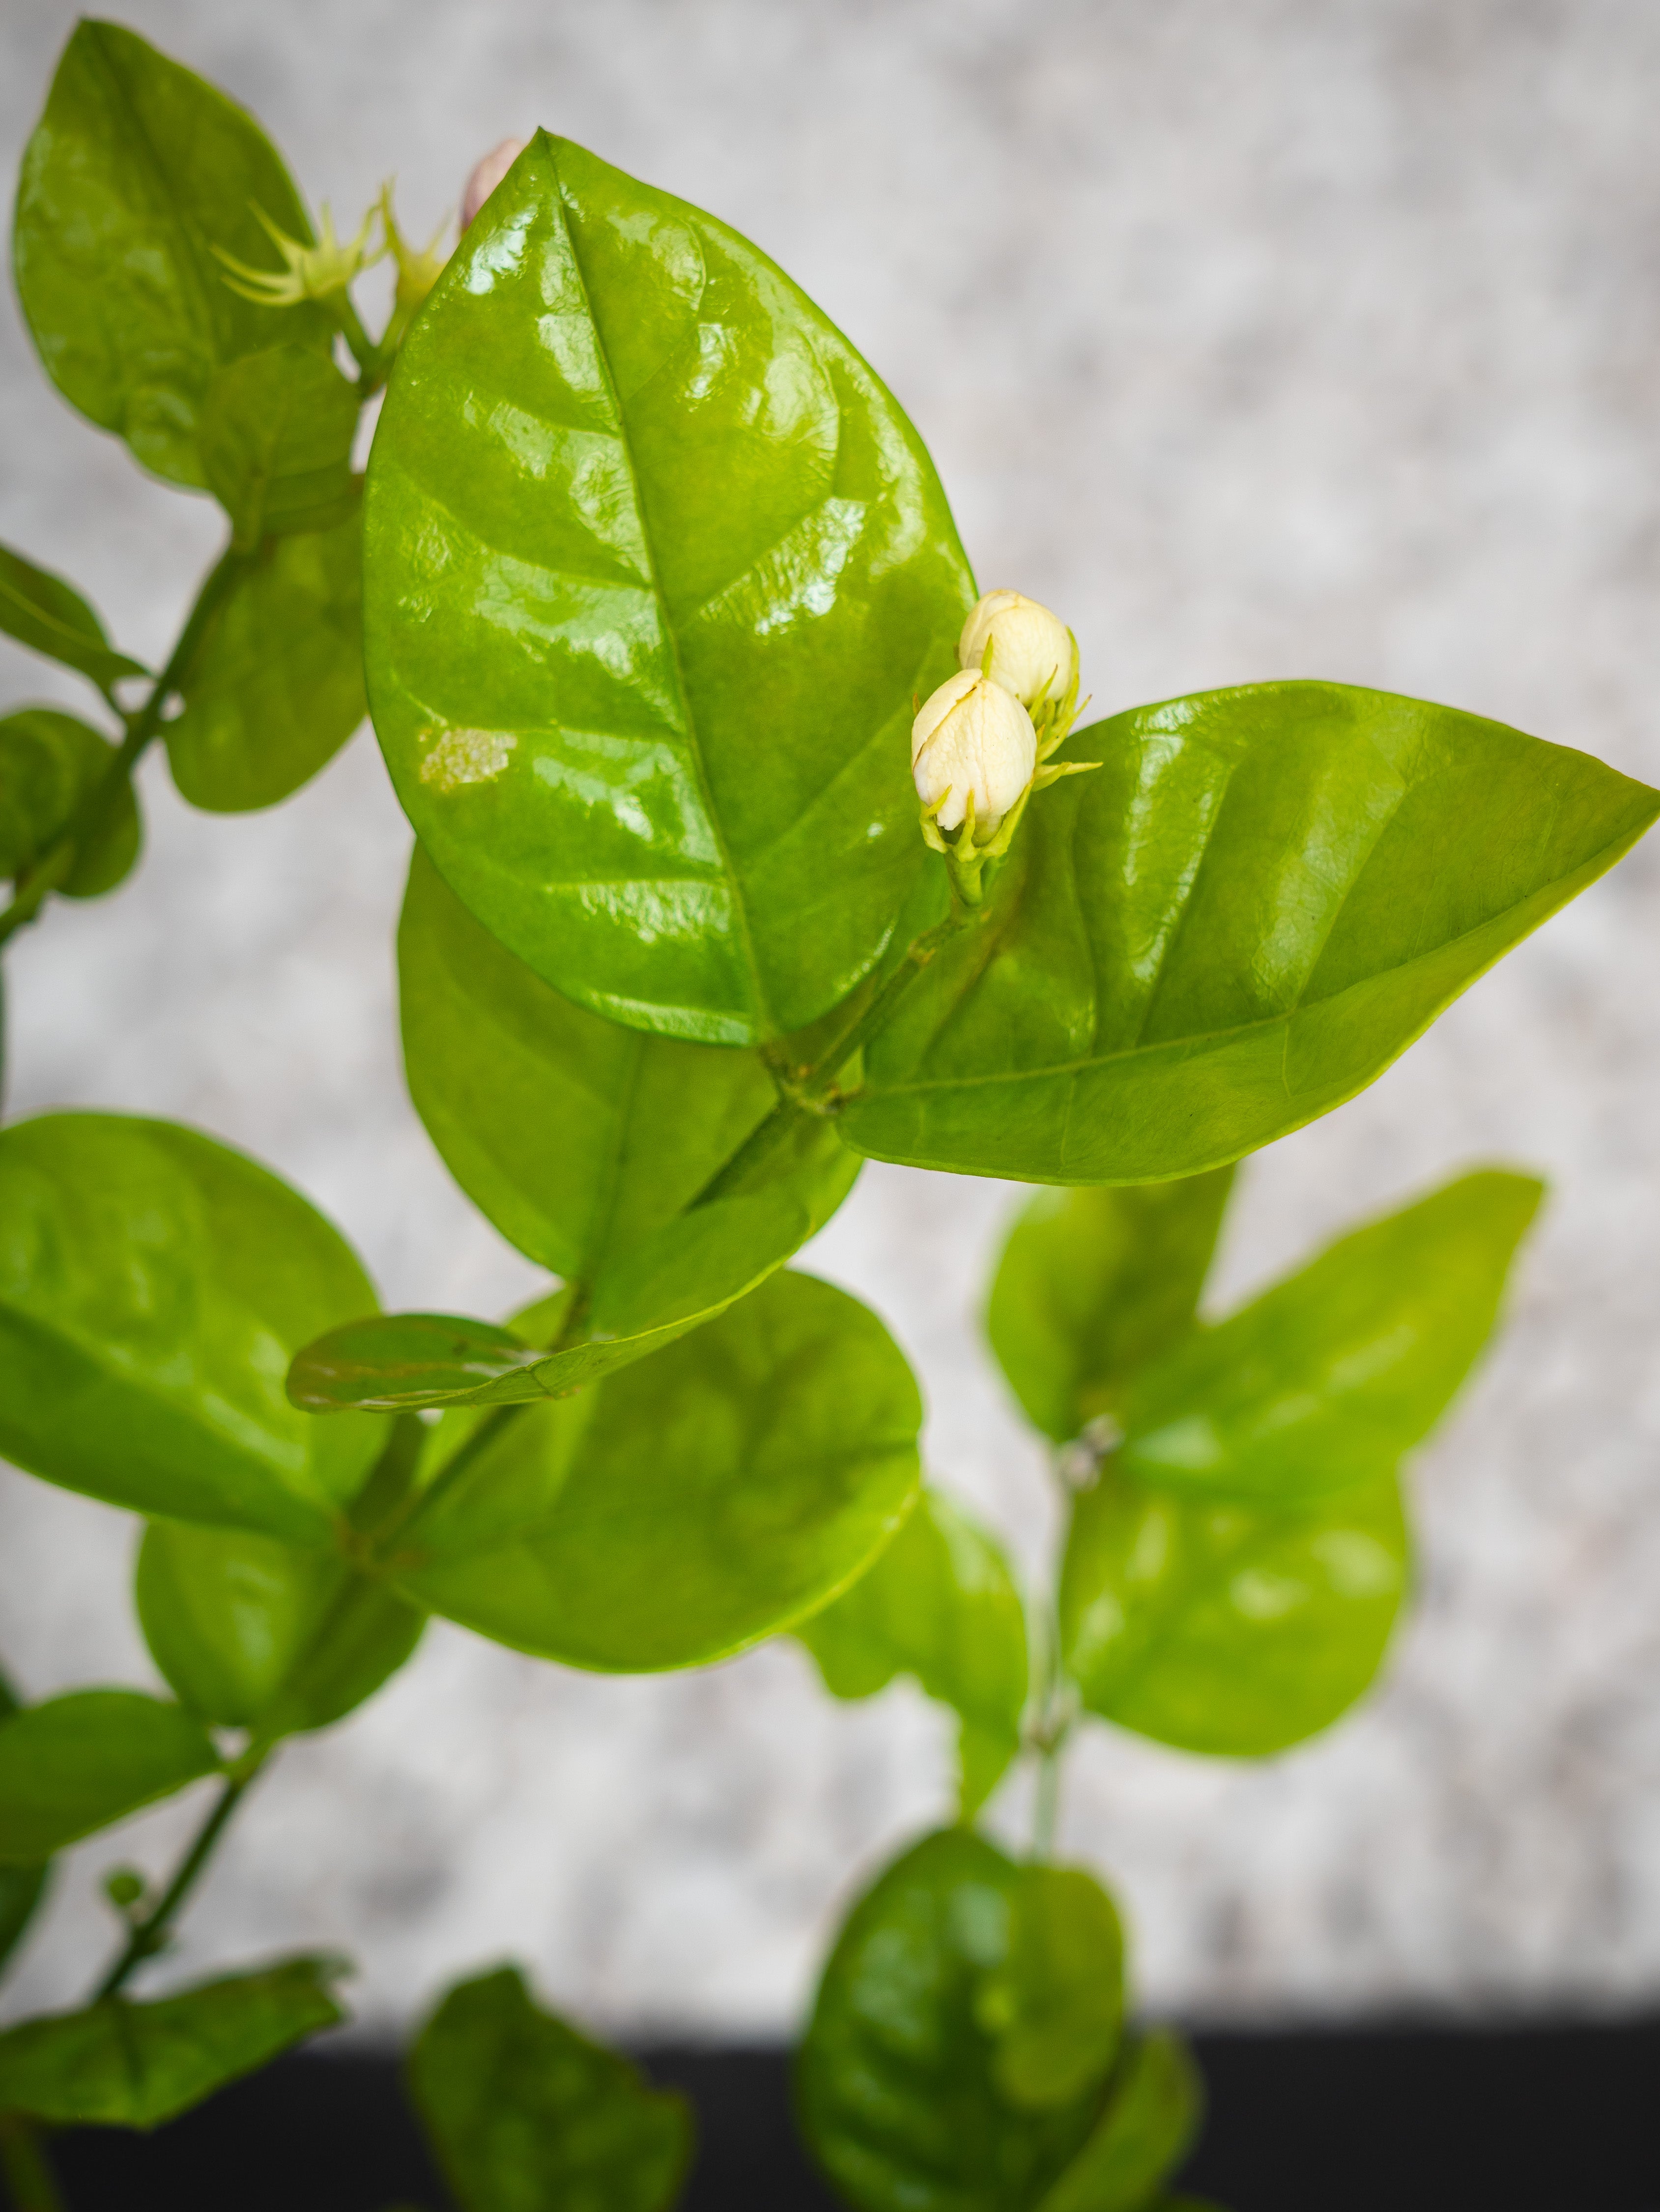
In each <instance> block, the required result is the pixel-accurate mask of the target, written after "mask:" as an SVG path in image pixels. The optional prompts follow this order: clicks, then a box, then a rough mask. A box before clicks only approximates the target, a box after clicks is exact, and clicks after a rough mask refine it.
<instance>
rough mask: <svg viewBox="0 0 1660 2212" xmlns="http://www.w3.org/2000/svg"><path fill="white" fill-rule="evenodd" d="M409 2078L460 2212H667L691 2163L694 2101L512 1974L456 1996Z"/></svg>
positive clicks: (416, 2051) (438, 2016)
mask: <svg viewBox="0 0 1660 2212" xmlns="http://www.w3.org/2000/svg"><path fill="white" fill-rule="evenodd" d="M409 2090H410V2094H411V2097H412V2099H413V2100H414V2103H415V2110H416V2111H417V2112H419V2113H420V2115H421V2119H422V2121H423V2122H424V2124H425V2125H426V2130H427V2136H428V2137H429V2138H430V2140H431V2142H432V2145H433V2149H434V2150H435V2151H436V2152H437V2154H438V2159H439V2165H440V2166H442V2167H443V2169H444V2174H445V2179H446V2180H447V2181H448V2182H449V2185H450V2186H451V2190H453V2191H454V2192H455V2198H456V2202H457V2204H458V2205H459V2206H460V2207H461V2208H462V2212H509V2208H511V2212H566V2208H567V2207H577V2206H582V2207H587V2206H592V2207H594V2208H596V2212H599V2209H600V2208H603V2212H667V2208H668V2207H669V2205H671V2204H672V2203H674V2202H675V2200H676V2197H677V2196H678V2195H679V2193H680V2188H681V2185H682V2182H683V2181H684V2179H685V2178H686V2170H687V2168H688V2166H689V2165H690V2163H691V2158H692V2146H693V2141H694V2125H693V2120H692V2112H691V2107H690V2106H688V2104H687V2102H686V2100H685V2099H684V2098H683V2097H679V2096H676V2095H675V2094H674V2093H672V2092H669V2091H663V2090H657V2089H651V2088H648V2087H646V2085H645V2082H644V2081H642V2080H641V2079H640V2076H639V2073H638V2072H637V2071H636V2069H634V2068H633V2066H631V2065H630V2064H629V2063H628V2061H627V2059H626V2058H621V2057H618V2056H617V2055H616V2053H615V2051H607V2050H605V2049H603V2046H602V2045H599V2044H597V2043H591V2042H590V2041H589V2039H588V2038H587V2037H586V2036H585V2035H579V2033H577V2031H576V2029H575V2028H573V2027H568V2026H567V2025H566V2022H565V2021H562V2020H560V2019H558V2018H557V2017H556V2016H555V2015H554V2014H552V2013H550V2012H544V2011H543V2010H542V2008H541V2007H540V2006H539V2005H537V2004H536V2002H535V2000H534V1999H533V1998H532V1996H530V1991H529V1990H527V1989H526V1988H525V1986H524V1977H523V1975H521V1974H520V1973H519V1972H518V1971H517V1970H516V1969H515V1968H514V1967H512V1966H503V1967H500V1969H499V1970H498V1971H497V1972H494V1973H493V1974H482V1975H481V1976H479V1978H477V1979H476V1980H475V1981H470V1982H463V1983H460V1984H458V1985H457V1987H456V1988H454V1989H452V1990H451V1991H450V1992H449V1994H448V1996H445V1999H444V2002H442V2004H440V2005H439V2008H438V2010H437V2011H436V2012H435V2013H434V2014H433V2016H432V2018H431V2019H430V2020H429V2021H427V2025H426V2026H425V2027H423V2028H422V2029H421V2033H420V2035H419V2036H418V2037H417V2038H416V2039H415V2046H414V2048H413V2049H412V2050H411V2051H410V2053H409Z"/></svg>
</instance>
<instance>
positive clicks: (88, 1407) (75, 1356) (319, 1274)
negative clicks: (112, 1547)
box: [0, 1114, 385, 1545]
mask: <svg viewBox="0 0 1660 2212" xmlns="http://www.w3.org/2000/svg"><path fill="white" fill-rule="evenodd" d="M373 1299H374V1293H373V1289H372V1287H371V1285H370V1284H369V1281H368V1278H367V1276H366V1275H365V1274H364V1273H363V1270H362V1268H361V1267H360V1266H359V1264H358V1262H357V1260H356V1259H355V1257H354V1255H353V1254H352V1252H351V1250H350V1249H349V1247H348V1245H347V1244H346V1243H345V1242H344V1240H343V1239H342V1237H340V1235H339V1234H338V1232H337V1231H335V1230H334V1229H332V1228H331V1227H330V1225H329V1224H328V1223H327V1222H326V1221H324V1218H323V1217H322V1216H321V1215H320V1214H319V1213H317V1212H314V1211H313V1209H312V1207H311V1206H308V1205H307V1204H306V1201H305V1200H304V1199H302V1198H301V1197H300V1196H299V1194H297V1193H296V1192H294V1191H293V1190H290V1189H289V1188H288V1185H287V1184H286V1183H283V1182H279V1181H278V1180H277V1178H276V1176H273V1175H270V1174H268V1173H267V1171H266V1170H264V1168H260V1167H256V1166H255V1164H253V1162H252V1161H251V1160H248V1159H245V1158H243V1157H242V1155H241V1154H240V1153H239V1152H232V1151H230V1150H229V1149H228V1148H227V1146H223V1145H218V1144H215V1143H214V1142H213V1141H212V1140H211V1139H209V1138H207V1137H202V1136H198V1135H197V1133H195V1131H193V1130H191V1129H184V1128H179V1127H176V1126H175V1125H174V1124H173V1123H170V1122H166V1121H143V1120H140V1119H138V1118H136V1117H131V1116H128V1115H116V1114H50V1115H40V1116H39V1118H38V1119H36V1120H34V1121H20V1122H16V1123H14V1124H13V1125H12V1127H9V1128H8V1129H5V1130H3V1131H0V1450H3V1452H4V1453H5V1455H6V1456H7V1457H8V1458H9V1459H11V1460H14V1461H15V1462H16V1463H17V1465H18V1466H19V1467H22V1468H27V1469H28V1470H29V1472H30V1473H31V1474H38V1475H41V1476H44V1477H45V1480H47V1481H49V1482H57V1483H61V1484H62V1485H63V1486H64V1488H65V1489H69V1490H80V1491H84V1492H86V1493H87V1494H88V1496H90V1497H93V1498H105V1499H107V1500H108V1502H109V1503H110V1504H114V1505H126V1506H130V1507H132V1508H134V1509H135V1510H137V1511H139V1512H141V1513H150V1514H157V1515H161V1516H164V1517H166V1518H167V1519H169V1520H178V1521H189V1522H200V1523H203V1524H204V1525H206V1526H208V1527H216V1528H247V1529H252V1530H254V1531H256V1532H257V1533H260V1534H268V1535H274V1536H278V1537H281V1538H282V1539H283V1540H284V1541H288V1542H293V1543H298V1544H300V1545H307V1544H324V1543H327V1542H329V1541H330V1539H331V1536H332V1534H333V1529H334V1525H335V1521H336V1516H337V1515H338V1513H339V1511H340V1510H341V1509H342V1507H343V1506H345V1505H346V1504H349V1502H350V1501H351V1499H352V1498H354V1497H355V1495H356V1494H357V1492H358V1491H359V1490H360V1488H361V1486H362V1484H363V1481H364V1480H365V1478H366V1477H367V1474H368V1473H369V1470H370V1468H372V1467H373V1463H374V1462H375V1459H376V1457H377V1455H379V1450H380V1449H381V1446H382V1444H383V1443H384V1442H385V1423H384V1422H383V1421H382V1420H380V1419H378V1418H376V1417H374V1416H373V1415H369V1414H354V1415H352V1416H349V1417H348V1418H347V1419H342V1420H339V1421H327V1422H318V1421H313V1420H312V1419H308V1418H307V1416H306V1414H304V1413H300V1412H299V1411H297V1410H296V1409H295V1408H294V1407H293V1406H291V1405H290V1404H289V1403H288V1398H287V1396H286V1395H285V1393H284V1389H283V1382H284V1378H285V1376H286V1375H287V1372H288V1363H289V1361H290V1359H291V1358H293V1356H294V1352H296V1351H297V1350H298V1349H299V1347H300V1346H301V1345H302V1344H305V1343H307V1342H309V1341H310V1340H312V1338H313V1337H315V1336H316V1335H317V1334H318V1333H319V1332H320V1331H321V1330H322V1329H324V1328H327V1327H329V1326H330V1324H331V1323H333V1322H336V1321H339V1320H342V1319H344V1318H345V1317H346V1316H348V1315H349V1314H354V1313H362V1312H363V1311H364V1310H366V1309H367V1308H368V1307H370V1306H371V1305H373Z"/></svg>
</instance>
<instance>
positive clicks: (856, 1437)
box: [396, 1274, 922, 1674]
mask: <svg viewBox="0 0 1660 2212" xmlns="http://www.w3.org/2000/svg"><path fill="white" fill-rule="evenodd" d="M921 1415H922V1408H921V1404H920V1401H919V1400H918V1395H917V1386H916V1383H915V1382H914V1380H913V1379H912V1374H911V1370H910V1369H909V1368H908V1367H907V1366H906V1363H905V1360H904V1358H903V1357H902V1355H901V1354H900V1351H899V1349H898V1347H897V1346H895V1345H894V1341H893V1340H892V1338H891V1337H889V1335H888V1332H887V1331H886V1330H885V1329H884V1328H882V1326H881V1322H879V1321H878V1320H877V1319H876V1317H875V1315H874V1314H872V1313H869V1311H867V1310H866V1309H865V1308H864V1307H863V1306H862V1305H860V1304H858V1302H857V1300H856V1299H853V1298H851V1297H847V1296H846V1294H845V1292H843V1291H837V1290H833V1289H832V1288H831V1286H830V1285H828V1284H827V1283H821V1282H817V1281H815V1279H813V1278H812V1277H810V1276H808V1275H797V1274H783V1275H775V1276H773V1277H772V1279H771V1281H769V1282H767V1283H765V1284H763V1285H762V1286H761V1287H760V1290H758V1291H755V1293H754V1296H753V1297H748V1298H746V1299H744V1300H743V1302H742V1304H739V1305H736V1306H734V1307H733V1308H732V1309H731V1310H730V1312H729V1313H726V1314H724V1315H723V1316H721V1317H720V1319H719V1320H718V1321H714V1322H710V1323H709V1325H708V1326H707V1327H706V1328H700V1329H699V1330H698V1332H697V1333H696V1334H695V1335H692V1336H688V1337H686V1338H684V1339H683V1340H682V1341H681V1342H680V1343H678V1344H675V1345H671V1346H669V1348H668V1350H667V1351H664V1352H658V1353H657V1356H656V1357H655V1358H651V1359H650V1360H647V1361H645V1362H643V1363H642V1364H639V1366H636V1367H632V1368H630V1369H628V1370H627V1371H626V1372H625V1373H622V1374H619V1375H614V1376H610V1377H609V1379H608V1380H606V1381H605V1382H604V1383H601V1384H599V1385H598V1386H597V1388H596V1389H592V1390H589V1391H585V1392H584V1393H583V1394H582V1395H581V1396H580V1397H578V1398H575V1399H573V1400H569V1401H566V1402H564V1403H562V1404H556V1405H550V1406H547V1407H536V1408H535V1409H534V1410H530V1411H526V1412H524V1413H500V1414H498V1415H497V1416H496V1417H495V1425H494V1426H493V1427H486V1426H485V1425H483V1423H482V1422H481V1421H480V1419H479V1417H477V1416H476V1415H463V1416H452V1417H450V1421H451V1422H453V1423H454V1424H455V1425H454V1426H451V1425H450V1423H449V1422H446V1424H445V1425H444V1428H442V1429H441V1430H440V1432H439V1436H438V1437H435V1438H434V1447H433V1462H432V1464H431V1466H430V1468H428V1469H427V1471H426V1473H427V1481H428V1484H429V1487H428V1491H427V1503H426V1504H425V1506H424V1508H423V1510H421V1512H420V1513H419V1514H418V1515H417V1516H415V1519H414V1520H413V1521H412V1522H411V1523H410V1525H409V1532H408V1542H409V1551H410V1553H411V1554H412V1555H413V1558H414V1559H415V1560H417V1561H418V1560H420V1559H421V1558H422V1555H423V1554H424V1555H425V1559H424V1564H411V1565H408V1566H405V1567H403V1568H401V1569H400V1570H399V1571H397V1577H396V1578H397V1583H398V1586H399V1587H400V1588H401V1589H403V1590H404V1591H405V1592H406V1593H407V1594H408V1595H409V1596H410V1597H411V1598H413V1599H414V1600H415V1602H416V1603H417V1604H421V1605H424V1606H426V1607H429V1608H430V1609H431V1610H432V1611H433V1612H434V1613H445V1614H447V1615H448V1616H449V1617H450V1618H451V1620H459V1621H461V1622H462V1623H463V1625H464V1626H467V1627H470V1628H475V1629H477V1630H478V1631H479V1632H480V1633H481V1634H482V1635H485V1636H489V1637H494V1638H495V1639H496V1641H497V1642H499V1643H502V1644H512V1645H513V1646H515V1647H516V1648H517V1649H518V1650H525V1651H531V1652H535V1653H536V1654H537V1655H538V1656H542V1657H544V1658H549V1659H559V1660H563V1661H565V1662H566V1663H567V1664H569V1665H572V1666H577V1667H588V1668H595V1669H597V1670H598V1671H601V1672H615V1673H623V1674H636V1673H649V1672H653V1671H655V1670H657V1669H659V1668H671V1667H690V1666H696V1665H699V1664H701V1663H702V1662H706V1661H708V1660H712V1659H718V1658H724V1657H725V1656H727V1655H728V1654H729V1653H730V1652H733V1651H737V1650H742V1649H743V1648H744V1647H745V1646H746V1645H748V1644H754V1643H756V1642H758V1641H759V1640H760V1638H762V1637H765V1636H769V1635H772V1634H773V1633H775V1632H777V1631H778V1630H779V1629H781V1628H786V1627H789V1626H791V1624H792V1623H793V1622H795V1621H796V1620H799V1619H800V1618H801V1617H802V1616H803V1614H806V1613H810V1612H812V1611H814V1610H815V1608H816V1607H819V1606H821V1605H822V1604H824V1603H825V1601H827V1599H828V1598H830V1597H831V1596H833V1595H834V1593H835V1592H836V1591H837V1590H838V1589H840V1588H842V1587H843V1586H844V1585H845V1583H849V1582H851V1580H852V1579H853V1577H855V1576H856V1575H857V1574H858V1573H860V1572H861V1571H862V1570H863V1568H864V1567H866V1566H867V1565H869V1562H870V1560H871V1559H872V1558H873V1557H874V1556H875V1553H877V1552H878V1551H880V1549H881V1547H882V1546H883V1545H884V1544H885V1543H886V1542H887V1541H888V1539H889V1538H890V1536H891V1535H892V1534H893V1532H894V1528H895V1527H896V1526H897V1525H898V1523H899V1522H900V1520H901V1519H902V1518H903V1517H904V1515H905V1513H906V1510H907V1509H908V1507H909V1506H910V1504H911V1502H912V1495H913V1493H914V1492H915V1489H916V1486H917V1481H918V1464H917V1430H918V1425H919V1423H920V1420H921ZM445 1429H447V1430H448V1434H447V1435H446V1434H445ZM481 1443H482V1446H483V1447H484V1448H483V1449H480V1448H479V1447H480V1445H481ZM463 1445H466V1446H470V1450H469V1451H468V1452H467V1453H466V1454H465V1455H463V1450H462V1449H460V1447H461V1446H463ZM446 1472H447V1474H448V1476H449V1479H448V1480H446V1479H445V1476H446ZM509 1539H513V1541H509Z"/></svg>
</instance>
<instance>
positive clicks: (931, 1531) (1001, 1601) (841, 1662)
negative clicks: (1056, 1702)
mask: <svg viewBox="0 0 1660 2212" xmlns="http://www.w3.org/2000/svg"><path fill="white" fill-rule="evenodd" d="M795 1633H796V1635H797V1637H798V1638H800V1640H801V1642H802V1643H803V1644H805V1645H806V1647H807V1649H808V1650H809V1651H810V1652H811V1653H812V1655H813V1656H814V1658H815V1660H816V1661H817V1662H818V1668H819V1672H820V1674H822V1676H823V1677H824V1686H825V1687H826V1689H827V1690H828V1691H829V1692H831V1694H832V1696H833V1697H838V1698H868V1697H871V1696H874V1694H875V1692H877V1691H878V1690H881V1689H885V1688H886V1687H887V1686H888V1683H889V1682H891V1681H893V1680H894V1678H895V1676H897V1675H900V1674H910V1675H913V1676H914V1677H915V1679H916V1680H917V1681H918V1683H919V1684H920V1686H921V1687H922V1688H923V1689H924V1691H925V1692H927V1694H928V1696H930V1698H934V1699H937V1700H938V1702H939V1703H940V1704H941V1705H948V1706H949V1707H950V1708H951V1710H952V1711H954V1712H955V1714H956V1715H957V1717H958V1720H959V1723H960V1729H959V1735H958V1756H959V1762H960V1818H961V1819H963V1820H970V1819H972V1817H973V1815H974V1814H975V1813H977V1812H978V1810H979V1808H980V1807H981V1806H982V1805H983V1804H984V1802H985V1800H986V1799H987V1798H988V1797H989V1796H991V1792H992V1790H994V1789H996V1787H997V1784H998V1783H999V1782H1000V1781H1001V1780H1002V1778H1003V1774H1004V1772H1005V1771H1006V1770H1007V1768H1008V1766H1009V1761H1010V1760H1011V1759H1013V1758H1014V1757H1015V1753H1016V1752H1018V1751H1019V1749H1020V1747H1021V1714H1022V1712H1023V1711H1024V1710H1025V1706H1026V1692H1027V1635H1026V1610H1025V1607H1023V1606H1022V1604H1021V1594H1020V1590H1019V1589H1018V1587H1017V1586H1016V1584H1015V1577H1014V1574H1013V1572H1012V1571H1011V1570H1010V1568H1009V1560H1008V1559H1007V1557H1006V1555H1005V1553H1004V1552H1003V1547H1002V1546H1001V1545H1000V1544H999V1543H998V1542H997V1541H996V1539H995V1538H994V1537H992V1536H991V1535H989V1534H987V1533H986V1531H985V1530H984V1529H983V1528H980V1527H978V1524H977V1523H976V1522H973V1521H972V1520H970V1519H969V1517H968V1516H967V1515H966V1513H964V1512H962V1511H961V1510H960V1509H959V1508H958V1507H957V1506H955V1505H954V1504H952V1503H951V1502H950V1500H949V1499H948V1498H945V1497H943V1496H942V1494H941V1493H940V1492H938V1491H937V1490H932V1489H924V1491H923V1492H922V1494H921V1496H920V1497H919V1498H918V1500H917V1504H916V1508H915V1510H913V1511H912V1513H911V1514H910V1515H909V1516H907V1518H906V1522H905V1524H904V1526H903V1527H902V1528H900V1533H899V1534H898V1535H897V1536H895V1537H894V1541H893V1542H892V1543H891V1544H890V1545H889V1546H888V1548H887V1550H886V1551H885V1552H883V1553H881V1556H880V1557H879V1558H878V1559H877V1560H876V1562H875V1565H874V1566H872V1567H870V1568H869V1570H868V1571H867V1572H866V1573H864V1574H863V1575H861V1576H860V1577H859V1579H858V1580H857V1582H856V1583H854V1584H853V1586H852V1587H851V1589H846V1590H844V1591H843V1593H842V1595H840V1596H839V1598H837V1599H835V1600H834V1601H833V1603H831V1604H830V1605H827V1607H825V1609H824V1611H823V1612H822V1613H815V1614H814V1615H813V1617H812V1619H811V1620H805V1621H803V1623H802V1624H801V1626H800V1627H798V1628H797V1630H796V1631H795Z"/></svg>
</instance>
